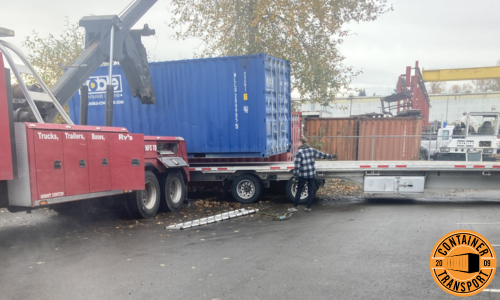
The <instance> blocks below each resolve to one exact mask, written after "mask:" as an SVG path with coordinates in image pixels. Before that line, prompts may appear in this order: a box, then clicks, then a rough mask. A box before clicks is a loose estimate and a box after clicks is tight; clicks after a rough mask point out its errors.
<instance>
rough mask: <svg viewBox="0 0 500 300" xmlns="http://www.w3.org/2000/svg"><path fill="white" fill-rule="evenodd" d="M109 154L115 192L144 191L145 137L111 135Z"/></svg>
mask: <svg viewBox="0 0 500 300" xmlns="http://www.w3.org/2000/svg"><path fill="white" fill-rule="evenodd" d="M109 137H110V139H109V154H110V163H111V187H112V189H113V190H143V189H144V188H145V185H146V183H145V180H144V136H143V135H142V134H131V133H110V134H109Z"/></svg>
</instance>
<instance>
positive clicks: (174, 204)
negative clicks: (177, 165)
mask: <svg viewBox="0 0 500 300" xmlns="http://www.w3.org/2000/svg"><path fill="white" fill-rule="evenodd" d="M163 192H164V197H163V198H165V200H164V201H165V202H164V203H165V204H166V206H167V207H168V209H169V210H170V211H178V210H179V209H180V208H181V207H182V205H183V204H184V199H186V184H185V183H184V177H183V176H182V174H181V172H179V170H172V171H171V172H169V173H168V175H167V179H166V180H165V187H164V190H163ZM163 205H164V204H163V203H162V206H163Z"/></svg>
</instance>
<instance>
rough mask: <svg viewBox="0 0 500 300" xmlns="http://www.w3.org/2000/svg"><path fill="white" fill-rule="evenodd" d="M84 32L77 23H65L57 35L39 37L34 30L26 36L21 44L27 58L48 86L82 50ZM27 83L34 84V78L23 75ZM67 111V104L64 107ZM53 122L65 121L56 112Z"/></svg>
mask: <svg viewBox="0 0 500 300" xmlns="http://www.w3.org/2000/svg"><path fill="white" fill-rule="evenodd" d="M84 40H85V32H84V30H83V29H81V28H80V27H79V26H78V24H70V23H69V21H68V19H66V25H65V28H64V30H63V32H62V33H61V34H60V35H59V36H54V35H53V34H49V35H48V36H47V37H41V36H40V34H39V33H38V32H36V31H33V33H32V34H31V35H30V36H27V37H26V39H25V40H24V42H23V46H24V47H25V48H27V49H28V54H27V58H28V60H29V61H30V63H31V65H33V67H34V68H35V70H36V72H37V73H38V75H39V76H40V78H41V79H42V80H43V81H44V83H45V84H46V85H47V86H48V87H49V88H50V87H51V86H52V85H54V84H55V83H56V82H57V80H58V79H59V78H60V77H61V76H62V75H63V73H64V67H65V66H67V65H70V64H71V63H72V62H73V61H74V60H75V59H76V58H77V57H78V56H79V55H80V54H81V53H82V52H83V50H84V46H85V42H84ZM24 77H25V78H24V80H25V82H26V83H27V84H35V83H36V82H35V80H34V78H32V77H31V76H24ZM64 109H65V110H66V112H67V113H68V105H66V106H65V107H64ZM54 123H65V121H64V119H63V118H62V117H61V116H60V115H59V114H58V115H57V116H56V117H55V118H54Z"/></svg>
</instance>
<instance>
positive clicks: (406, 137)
mask: <svg viewBox="0 0 500 300" xmlns="http://www.w3.org/2000/svg"><path fill="white" fill-rule="evenodd" d="M443 132H444V130H442V131H441V132H440V133H441V134H439V135H438V134H431V133H428V132H426V133H424V134H422V122H421V119H411V118H385V119H356V118H344V119H339V118H331V119H328V118H327V119H309V120H306V124H305V130H304V134H305V136H306V137H307V139H308V142H309V144H310V145H311V147H313V148H316V149H318V150H321V151H323V152H326V153H331V154H333V153H337V155H338V160H344V161H370V160H373V161H391V160H392V161H403V160H404V161H408V160H415V161H416V160H430V161H432V160H434V161H500V154H498V152H499V148H498V147H499V142H500V139H499V137H498V136H493V135H477V134H476V135H460V136H458V135H453V134H452V132H451V131H450V132H446V133H445V134H443Z"/></svg>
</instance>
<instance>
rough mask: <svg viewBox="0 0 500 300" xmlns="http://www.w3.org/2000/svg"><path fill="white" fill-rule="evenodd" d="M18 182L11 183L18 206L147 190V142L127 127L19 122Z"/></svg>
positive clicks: (11, 199)
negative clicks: (145, 165)
mask: <svg viewBox="0 0 500 300" xmlns="http://www.w3.org/2000/svg"><path fill="white" fill-rule="evenodd" d="M14 127H15V131H16V149H17V157H18V165H17V168H18V178H17V179H14V180H11V181H8V193H9V201H10V204H11V205H14V206H25V207H34V206H39V205H41V203H40V202H41V201H44V202H43V204H50V203H58V202H63V201H71V200H79V199H83V198H91V196H92V195H90V194H94V196H95V197H98V196H100V194H99V192H110V191H117V193H123V192H124V191H123V190H125V189H127V190H143V189H144V185H145V179H144V137H143V135H142V134H131V133H129V132H128V131H127V130H126V129H125V128H111V127H95V126H78V125H58V124H37V123H15V125H14Z"/></svg>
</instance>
